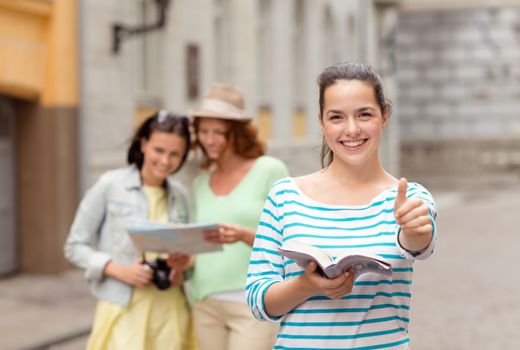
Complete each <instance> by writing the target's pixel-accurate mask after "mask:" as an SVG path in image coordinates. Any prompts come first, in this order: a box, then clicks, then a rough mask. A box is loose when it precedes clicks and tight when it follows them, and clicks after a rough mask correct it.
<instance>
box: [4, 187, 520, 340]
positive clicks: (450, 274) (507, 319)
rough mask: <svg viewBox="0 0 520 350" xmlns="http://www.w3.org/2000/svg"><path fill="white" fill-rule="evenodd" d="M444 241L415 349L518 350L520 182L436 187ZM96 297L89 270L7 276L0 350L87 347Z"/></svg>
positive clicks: (424, 278) (419, 267)
mask: <svg viewBox="0 0 520 350" xmlns="http://www.w3.org/2000/svg"><path fill="white" fill-rule="evenodd" d="M430 190H431V192H432V193H433V195H434V197H435V199H436V202H437V205H438V209H439V218H438V221H437V225H438V232H439V240H438V244H437V247H436V251H435V254H434V255H433V256H432V257H431V258H430V259H428V260H426V261H419V262H417V263H416V264H415V276H414V284H413V300H412V309H411V324H410V336H411V344H412V348H413V349H414V350H434V349H435V350H438V349H447V350H469V349H471V350H484V349H486V350H489V349H501V350H513V349H518V343H519V340H520V333H519V332H518V329H519V328H518V327H519V325H520V299H519V298H518V295H520V272H519V269H518V268H517V264H516V260H517V259H518V257H519V256H520V254H519V253H518V248H517V247H520V229H519V226H518V216H519V214H518V213H519V210H520V183H519V184H518V185H508V186H507V187H498V188H497V187H491V186H480V187H475V188H465V189H453V190H450V191H448V190H446V189H444V190H443V189H440V190H433V189H431V188H430ZM94 306H95V300H94V299H93V298H92V297H91V296H90V295H89V293H88V291H87V288H86V286H85V283H84V280H83V272H82V271H79V270H75V269H72V270H70V271H67V272H64V273H62V274H59V275H52V276H48V275H47V276H42V275H27V274H18V275H15V276H12V277H4V278H1V279H0V350H37V349H38V350H39V349H47V350H48V349H52V350H80V349H84V347H85V344H86V340H87V336H88V332H89V330H90V326H91V322H92V318H93V313H94Z"/></svg>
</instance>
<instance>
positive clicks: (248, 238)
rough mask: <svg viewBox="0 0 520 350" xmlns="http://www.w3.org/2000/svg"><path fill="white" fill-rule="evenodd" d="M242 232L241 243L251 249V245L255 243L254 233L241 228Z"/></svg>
mask: <svg viewBox="0 0 520 350" xmlns="http://www.w3.org/2000/svg"><path fill="white" fill-rule="evenodd" d="M243 230H244V232H243V234H242V241H243V242H244V243H245V244H247V245H248V246H250V247H252V246H253V243H254V242H255V235H256V233H255V232H254V231H251V230H249V229H247V228H243Z"/></svg>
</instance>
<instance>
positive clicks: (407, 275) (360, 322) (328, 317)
mask: <svg viewBox="0 0 520 350" xmlns="http://www.w3.org/2000/svg"><path fill="white" fill-rule="evenodd" d="M396 194H397V187H394V188H391V189H389V190H386V191H383V192H381V193H380V194H378V195H377V196H376V197H375V198H373V199H372V201H371V202H370V204H368V205H366V206H338V205H329V204H323V203H319V202H316V201H314V200H312V199H310V198H308V197H307V196H306V195H305V194H303V193H302V192H301V191H300V190H299V188H298V187H297V186H296V184H295V182H294V180H293V179H292V178H285V179H282V180H280V181H278V182H277V183H275V184H274V185H273V188H272V189H271V192H270V194H269V196H268V198H267V200H266V203H265V206H264V209H263V213H262V216H261V218H260V222H259V226H258V229H257V234H256V239H255V243H254V246H253V251H252V255H251V261H250V265H249V271H248V276H247V287H246V290H247V301H248V304H249V306H250V308H251V310H252V312H253V314H254V315H255V317H256V318H258V319H260V320H269V321H281V326H280V331H279V334H278V338H277V342H276V345H275V347H274V348H275V349H296V348H297V349H356V350H368V349H387V348H388V349H407V348H408V343H409V339H408V322H409V311H410V298H411V284H412V272H413V267H412V265H413V260H415V259H425V258H427V257H428V256H430V255H431V253H432V252H433V248H434V245H435V238H436V233H435V224H434V220H432V222H433V225H434V235H433V239H432V243H431V244H430V246H429V247H428V248H427V249H426V250H425V251H424V252H423V253H421V254H419V255H417V256H413V255H412V254H410V253H409V252H407V251H406V250H404V249H403V248H402V247H401V246H400V245H399V243H398V240H397V234H398V229H399V226H398V225H397V223H396V221H395V218H394V201H395V197H396ZM407 197H408V198H411V197H415V198H420V199H422V200H423V201H424V202H425V203H426V204H427V206H428V207H429V208H430V215H431V216H432V218H433V219H435V217H436V209H435V204H434V202H433V198H432V196H431V194H430V193H429V192H428V191H427V190H426V189H425V188H424V187H423V186H421V185H419V184H417V183H409V185H408V191H407ZM291 239H296V240H298V241H300V242H303V243H306V244H311V245H314V246H316V247H319V248H321V249H323V250H325V251H327V252H328V253H329V254H330V255H332V256H335V254H337V253H335V251H336V252H337V251H338V250H342V251H343V250H346V249H350V250H352V251H364V252H369V253H372V254H376V255H379V256H381V257H384V258H385V259H386V260H388V261H389V262H390V263H391V264H392V275H391V277H389V278H387V277H381V276H380V275H377V274H373V273H367V274H364V275H361V276H360V277H359V278H358V279H357V280H356V281H355V283H354V287H353V289H352V292H351V293H350V294H348V295H345V296H344V297H342V298H341V299H337V300H332V299H329V298H327V297H324V296H315V297H312V298H310V299H308V300H307V301H305V302H303V303H302V304H300V305H298V306H297V307H296V308H294V309H293V310H292V311H290V312H289V313H287V314H286V315H284V316H282V317H278V318H273V317H270V316H269V315H268V314H267V313H266V311H265V306H264V295H265V293H266V291H267V289H268V288H269V287H270V286H271V285H272V284H274V283H277V282H282V281H285V280H290V279H291V278H295V277H296V276H299V275H301V274H302V273H303V270H302V269H301V268H300V267H299V266H298V265H296V263H295V262H294V261H292V260H290V259H287V258H285V257H282V256H281V255H279V254H278V251H277V249H278V247H280V246H281V245H282V242H286V241H288V240H291Z"/></svg>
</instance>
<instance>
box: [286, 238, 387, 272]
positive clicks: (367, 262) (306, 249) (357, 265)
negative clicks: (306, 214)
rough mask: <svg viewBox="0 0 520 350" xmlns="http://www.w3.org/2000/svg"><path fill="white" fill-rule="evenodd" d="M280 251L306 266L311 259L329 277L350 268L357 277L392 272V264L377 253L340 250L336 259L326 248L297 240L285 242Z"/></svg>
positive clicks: (300, 264)
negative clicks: (369, 273)
mask: <svg viewBox="0 0 520 350" xmlns="http://www.w3.org/2000/svg"><path fill="white" fill-rule="evenodd" d="M278 252H279V253H280V254H281V255H283V256H285V257H287V258H289V259H291V260H294V261H295V262H296V264H298V266H300V267H302V268H305V266H307V264H308V263H309V262H310V261H315V262H316V263H317V264H318V269H320V270H321V272H322V273H323V275H325V276H326V277H328V278H336V277H338V276H339V275H341V274H342V273H343V272H346V271H347V270H348V269H349V268H353V271H354V275H355V277H356V278H357V277H359V276H360V275H362V274H364V273H367V272H374V273H378V274H381V275H384V276H390V275H391V274H392V265H391V264H390V263H389V262H388V261H386V260H385V259H384V258H381V257H379V256H377V255H373V254H367V253H360V252H358V251H354V252H353V251H344V252H339V254H338V255H337V256H336V258H335V259H333V258H332V257H331V256H329V255H328V254H327V253H326V252H325V251H324V250H322V249H320V248H317V247H314V246H311V245H307V244H305V243H301V242H298V241H295V240H290V241H287V242H285V243H284V244H283V245H282V246H281V247H280V248H278Z"/></svg>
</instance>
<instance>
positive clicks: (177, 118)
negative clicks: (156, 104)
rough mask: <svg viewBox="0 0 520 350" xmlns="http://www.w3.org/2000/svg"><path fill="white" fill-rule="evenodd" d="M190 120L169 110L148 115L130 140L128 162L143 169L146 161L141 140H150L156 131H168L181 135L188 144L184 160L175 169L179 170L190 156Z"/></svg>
mask: <svg viewBox="0 0 520 350" xmlns="http://www.w3.org/2000/svg"><path fill="white" fill-rule="evenodd" d="M189 124H190V123H189V120H188V118H187V117H185V116H183V115H176V114H173V113H170V112H167V111H159V112H157V113H155V114H153V115H152V116H150V117H148V118H147V119H146V120H145V121H144V122H142V123H141V125H140V126H139V127H138V128H137V130H136V132H135V133H134V135H133V136H132V139H131V140H130V147H129V148H128V155H127V157H126V159H127V162H128V164H135V166H136V167H137V168H138V169H139V170H141V168H142V166H143V162H144V154H143V152H142V151H141V141H142V140H143V139H144V140H149V139H150V137H151V136H152V134H153V133H154V132H156V131H161V132H167V133H172V134H175V135H177V136H179V137H181V138H182V139H183V140H184V142H185V145H186V150H185V151H184V155H183V156H182V160H181V162H180V164H179V166H178V167H177V169H175V171H174V172H177V170H179V169H180V168H181V167H182V165H183V164H184V162H185V161H186V157H187V156H188V152H189V150H190V129H189Z"/></svg>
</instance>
